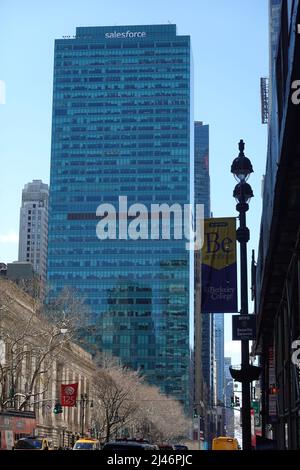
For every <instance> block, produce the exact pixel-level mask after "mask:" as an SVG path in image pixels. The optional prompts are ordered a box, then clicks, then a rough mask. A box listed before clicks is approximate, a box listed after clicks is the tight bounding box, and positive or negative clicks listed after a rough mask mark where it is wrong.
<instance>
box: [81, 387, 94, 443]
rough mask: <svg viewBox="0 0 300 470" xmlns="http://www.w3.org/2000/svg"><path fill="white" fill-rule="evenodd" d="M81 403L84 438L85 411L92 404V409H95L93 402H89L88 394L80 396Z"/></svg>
mask: <svg viewBox="0 0 300 470" xmlns="http://www.w3.org/2000/svg"><path fill="white" fill-rule="evenodd" d="M79 403H80V432H81V437H84V424H85V409H86V407H87V404H88V403H90V407H91V408H93V400H89V397H88V394H87V393H82V394H81V395H80V401H79Z"/></svg>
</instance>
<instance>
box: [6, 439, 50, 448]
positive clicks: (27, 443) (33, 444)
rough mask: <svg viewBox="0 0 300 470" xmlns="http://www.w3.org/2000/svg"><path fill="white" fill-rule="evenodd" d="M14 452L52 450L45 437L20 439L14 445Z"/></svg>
mask: <svg viewBox="0 0 300 470" xmlns="http://www.w3.org/2000/svg"><path fill="white" fill-rule="evenodd" d="M14 449H15V450H52V444H51V442H50V441H49V439H47V438H46V437H37V436H33V437H22V438H21V439H19V440H18V441H17V442H16V443H15V445H14Z"/></svg>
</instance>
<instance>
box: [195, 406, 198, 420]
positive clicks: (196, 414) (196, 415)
mask: <svg viewBox="0 0 300 470" xmlns="http://www.w3.org/2000/svg"><path fill="white" fill-rule="evenodd" d="M194 418H198V412H197V410H196V408H194Z"/></svg>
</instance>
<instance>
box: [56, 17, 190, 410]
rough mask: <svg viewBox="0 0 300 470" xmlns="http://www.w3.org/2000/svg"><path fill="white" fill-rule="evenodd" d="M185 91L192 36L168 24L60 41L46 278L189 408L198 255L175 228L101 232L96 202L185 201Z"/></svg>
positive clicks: (109, 343) (90, 32)
mask: <svg viewBox="0 0 300 470" xmlns="http://www.w3.org/2000/svg"><path fill="white" fill-rule="evenodd" d="M191 92H192V89H191V50H190V38H189V36H178V35H177V34H176V26H175V25H156V26H112V27H79V28H77V29H76V36H75V37H73V38H70V37H69V38H64V39H59V40H56V41H55V63H54V91H53V119H52V153H51V178H50V208H49V242H48V281H49V284H50V286H52V288H53V290H52V292H53V294H57V293H58V292H59V291H60V290H61V289H62V288H63V287H64V286H70V287H72V288H74V289H75V290H76V291H77V292H78V294H80V295H81V296H82V297H84V298H85V299H86V303H87V304H88V306H89V308H90V311H91V313H92V323H93V325H94V329H93V331H94V333H93V335H92V337H90V341H91V342H92V343H93V344H94V345H95V346H96V347H97V348H99V349H100V350H105V351H108V352H110V353H112V354H113V355H115V356H118V357H120V358H121V359H122V361H123V363H124V364H126V365H128V366H130V367H132V368H134V369H140V370H141V371H142V372H143V373H144V374H145V375H146V377H147V378H148V380H149V381H150V382H151V383H153V384H155V385H158V386H159V387H160V388H161V389H162V390H163V391H164V392H165V393H167V394H172V395H173V396H175V398H177V399H179V400H180V401H181V402H182V403H184V404H186V405H187V403H188V397H189V390H188V388H189V365H190V338H191V337H192V332H191V331H190V325H192V324H193V323H192V321H191V317H192V316H193V302H192V295H191V294H190V293H191V291H192V286H191V285H190V283H191V282H193V281H192V280H191V276H190V265H191V263H192V262H193V261H192V256H193V255H192V253H190V252H189V251H188V250H187V249H186V240H185V239H182V240H177V239H174V238H173V237H172V236H171V239H170V240H163V239H162V237H161V236H160V238H159V239H157V240H151V239H137V240H131V239H128V240H126V239H119V238H118V237H117V239H115V240H112V239H106V240H99V239H98V238H97V236H96V225H97V223H98V222H99V220H100V219H99V217H97V216H96V210H97V207H98V205H99V204H104V203H108V204H113V205H114V207H115V208H116V214H117V216H121V219H122V217H124V213H122V210H120V208H119V206H118V201H119V196H120V195H122V196H126V197H127V201H128V206H130V205H131V204H134V203H142V204H144V205H146V206H147V208H148V209H149V210H150V205H151V204H162V203H166V204H169V205H172V204H174V203H179V204H181V205H183V204H187V203H190V201H191V200H192V198H193V151H192V150H193V149H191V142H193V141H192V138H193V129H191V126H192V124H193V121H192V117H191ZM191 175H192V179H191ZM190 181H192V187H190ZM117 219H118V220H121V219H119V217H117ZM131 220H132V219H131V218H130V216H129V217H128V222H130V221H131ZM147 222H148V220H147ZM118 229H119V226H117V233H118ZM149 231H150V229H149ZM53 294H52V295H53Z"/></svg>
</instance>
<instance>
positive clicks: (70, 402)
mask: <svg viewBox="0 0 300 470" xmlns="http://www.w3.org/2000/svg"><path fill="white" fill-rule="evenodd" d="M77 390H78V383H76V384H62V385H61V405H62V406H76V398H77Z"/></svg>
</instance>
